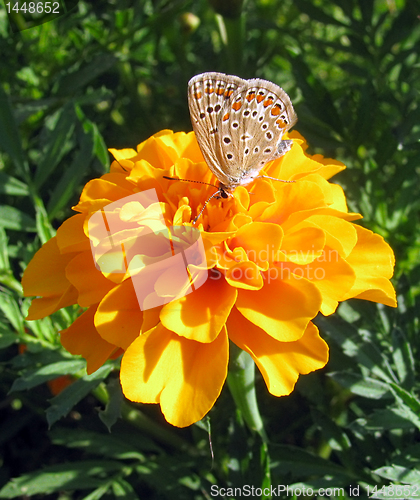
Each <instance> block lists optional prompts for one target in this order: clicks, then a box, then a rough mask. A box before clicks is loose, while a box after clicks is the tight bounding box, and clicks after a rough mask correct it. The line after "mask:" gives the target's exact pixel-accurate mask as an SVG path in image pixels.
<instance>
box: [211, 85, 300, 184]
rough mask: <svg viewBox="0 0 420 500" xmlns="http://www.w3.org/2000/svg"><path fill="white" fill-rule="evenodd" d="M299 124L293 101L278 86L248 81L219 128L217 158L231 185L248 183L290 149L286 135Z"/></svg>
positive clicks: (227, 106) (234, 95) (228, 106)
mask: <svg viewBox="0 0 420 500" xmlns="http://www.w3.org/2000/svg"><path fill="white" fill-rule="evenodd" d="M296 121H297V116H296V113H295V111H294V109H293V106H292V102H291V100H290V98H289V96H288V95H287V94H286V92H285V91H284V90H283V89H282V88H280V87H279V86H278V85H275V84H274V83H271V82H269V81H266V80H261V79H257V78H256V79H252V80H246V81H245V84H243V85H241V86H240V87H238V88H237V89H236V91H235V92H233V93H232V95H231V96H230V98H229V100H228V101H226V102H225V107H224V109H223V111H222V114H221V115H220V116H219V122H218V123H217V125H216V127H217V130H218V136H217V137H216V138H217V139H218V142H217V143H216V145H215V156H216V158H217V162H218V164H222V165H224V166H225V171H226V175H227V177H228V178H229V180H230V183H231V184H236V185H238V184H247V183H248V182H250V181H251V180H252V179H253V178H254V177H255V176H257V175H258V173H259V172H260V170H261V169H262V168H263V167H264V165H265V164H266V163H268V162H269V161H271V160H274V159H275V158H278V157H279V156H282V155H283V154H284V153H285V152H286V151H288V150H289V149H290V145H289V143H288V142H287V141H282V137H283V135H284V133H285V132H286V131H287V130H289V128H291V127H292V126H293V125H294V124H295V123H296Z"/></svg>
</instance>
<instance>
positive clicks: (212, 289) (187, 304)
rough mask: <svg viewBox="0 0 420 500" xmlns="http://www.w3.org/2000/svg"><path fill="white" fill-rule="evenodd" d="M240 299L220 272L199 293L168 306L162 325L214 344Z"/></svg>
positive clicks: (213, 273)
mask: <svg viewBox="0 0 420 500" xmlns="http://www.w3.org/2000/svg"><path fill="white" fill-rule="evenodd" d="M236 296H237V291H236V289H235V288H233V287H231V286H230V285H229V284H228V283H227V282H226V280H225V279H224V276H223V275H222V274H221V273H219V272H210V273H209V278H208V279H207V281H206V282H205V283H204V285H202V286H201V287H200V288H199V289H198V290H196V291H195V292H193V293H190V294H189V295H186V296H185V297H182V298H181V299H179V300H175V301H173V302H170V303H168V304H165V305H164V306H163V308H162V311H161V313H160V320H161V321H162V325H163V326H165V327H166V328H167V329H168V330H171V331H173V332H175V333H177V334H178V335H181V336H182V337H186V338H188V339H191V340H195V341H198V342H205V343H208V342H213V341H214V339H215V338H216V337H217V336H218V335H219V333H220V331H221V329H222V328H223V326H224V324H225V323H226V319H227V318H228V316H229V313H230V310H231V309H232V307H233V305H234V303H235V300H236Z"/></svg>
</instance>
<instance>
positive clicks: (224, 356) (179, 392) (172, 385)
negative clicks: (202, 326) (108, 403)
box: [121, 324, 229, 427]
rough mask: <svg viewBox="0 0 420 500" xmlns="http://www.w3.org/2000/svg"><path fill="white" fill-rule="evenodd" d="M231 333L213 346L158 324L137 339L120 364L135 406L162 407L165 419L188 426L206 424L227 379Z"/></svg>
mask: <svg viewBox="0 0 420 500" xmlns="http://www.w3.org/2000/svg"><path fill="white" fill-rule="evenodd" d="M228 355H229V354H228V339H227V334H226V329H225V328H223V330H222V331H221V332H220V334H219V335H218V336H217V338H216V339H215V340H214V341H213V342H210V343H207V344H203V343H201V342H194V341H192V340H187V339H185V338H183V337H179V336H178V335H176V334H174V333H172V332H171V331H169V330H167V329H166V328H164V327H163V325H161V324H160V325H158V326H157V327H156V328H154V329H152V330H150V331H149V332H148V333H146V334H144V335H141V336H140V337H138V338H137V339H136V340H135V341H134V342H133V343H132V344H131V345H130V347H129V348H128V349H127V351H126V353H125V354H124V356H123V359H122V362H121V385H122V388H123V392H124V394H125V396H126V397H127V398H128V399H130V400H131V401H139V402H140V401H141V402H143V403H160V406H161V409H162V412H163V414H164V415H165V418H166V420H167V421H168V422H169V423H171V424H172V425H176V426H177V427H186V426H188V425H191V424H193V423H194V422H197V421H198V420H201V419H202V418H203V417H204V415H205V414H206V413H207V412H208V411H209V410H210V409H211V408H212V406H213V405H214V403H215V401H216V399H217V397H218V396H219V394H220V392H221V389H222V386H223V383H224V381H225V379H226V375H227V362H228Z"/></svg>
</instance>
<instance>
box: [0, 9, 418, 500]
mask: <svg viewBox="0 0 420 500" xmlns="http://www.w3.org/2000/svg"><path fill="white" fill-rule="evenodd" d="M67 3H71V2H67ZM72 3H75V2H72ZM4 6H6V3H5V4H4ZM11 21H12V22H13V23H15V24H14V25H15V26H16V25H18V26H21V27H22V26H23V24H22V23H23V22H24V19H23V18H19V15H14V17H13V19H11ZM419 43H420V2H419V1H418V0H405V1H404V0H376V1H374V0H335V1H333V0H325V1H321V0H293V1H292V0H281V1H278V0H255V1H251V0H245V1H244V2H243V4H242V2H241V1H240V0H209V1H207V0H195V1H192V0H189V1H186V0H139V1H137V2H131V1H129V0H126V1H124V0H121V1H117V0H113V1H112V0H95V2H86V1H80V2H78V4H77V6H76V7H75V8H74V9H73V10H71V12H69V13H68V14H67V15H64V16H61V17H59V18H57V19H54V20H52V21H51V22H47V23H44V24H42V25H40V26H37V27H33V28H30V29H26V30H24V31H20V32H12V29H11V25H10V23H9V19H8V17H7V14H6V9H5V8H4V9H3V5H0V54H1V59H0V196H1V203H0V205H1V206H0V282H1V285H0V391H1V402H0V405H1V414H0V463H1V465H2V467H1V469H0V498H51V499H55V498H59V499H60V500H64V499H86V500H93V499H99V498H103V499H112V498H119V497H124V498H128V499H131V498H133V499H135V498H139V499H142V500H143V499H145V500H149V499H150V500H154V499H169V500H172V499H173V500H178V499H194V500H195V499H209V498H215V497H214V496H212V495H211V492H212V491H213V492H214V491H216V490H214V489H213V490H212V489H211V487H212V485H216V486H217V487H218V488H219V487H220V488H221V487H229V486H230V487H243V486H244V485H253V486H254V487H255V488H258V487H264V486H270V485H273V486H274V487H277V485H289V486H293V485H294V486H297V485H300V486H306V487H312V488H313V489H317V488H319V487H336V488H344V490H343V494H340V495H337V494H336V495H335V496H336V497H338V498H351V496H350V493H349V491H350V490H349V488H354V487H357V486H359V495H358V496H359V498H367V494H368V487H369V488H370V493H371V492H372V488H374V486H375V485H377V487H378V488H377V491H378V493H379V496H378V497H381V495H382V498H389V497H392V493H394V496H393V498H418V497H420V439H419V438H420V434H419V430H420V401H419V397H418V389H419V377H418V374H417V372H418V358H419V355H418V354H419V336H418V331H419V315H420V299H419V291H420V287H419V277H420V259H419V248H420V230H419V222H420V217H419V205H420V193H419V191H420V187H419V181H418V174H419V171H420V169H419V166H420V108H419V97H420V56H419ZM204 71H221V72H227V73H231V74H237V75H238V76H241V77H243V78H253V77H261V78H265V79H268V80H271V81H273V82H275V83H277V84H278V85H280V86H282V87H283V88H284V89H285V90H286V92H288V94H289V95H290V97H291V99H292V101H293V103H294V106H295V109H296V111H297V114H298V117H299V122H298V124H297V125H296V127H295V128H296V130H298V131H299V132H301V133H302V134H303V135H304V136H305V138H306V139H307V140H308V143H309V145H310V150H309V151H310V152H312V153H314V152H316V153H322V154H324V155H325V156H328V157H332V158H337V159H339V160H341V161H343V162H344V163H345V164H346V165H347V167H348V168H347V170H346V171H344V172H343V173H341V174H340V175H339V176H337V178H335V179H334V182H338V183H340V184H341V185H342V186H343V187H344V189H345V192H346V195H347V197H348V202H349V208H350V209H351V210H354V211H357V212H361V213H362V214H363V216H364V219H363V221H362V224H363V225H364V226H365V227H367V228H369V229H372V230H373V231H375V232H377V233H379V234H381V235H382V236H383V237H384V238H385V239H386V240H387V241H388V242H389V243H390V245H391V246H392V248H393V249H394V251H395V253H396V258H397V264H396V272H395V277H394V280H393V283H394V285H395V287H396V289H397V294H398V300H399V306H398V309H397V310H392V309H390V308H387V307H384V306H380V305H376V304H373V303H368V302H363V301H357V300H353V301H350V302H348V303H345V304H342V305H341V306H340V307H339V310H338V313H337V314H335V315H334V316H333V317H330V318H323V317H319V318H317V320H316V323H317V324H318V326H319V327H320V329H321V334H322V336H323V337H324V338H325V339H326V340H327V342H328V344H329V345H330V348H331V359H330V362H329V363H328V365H327V367H326V369H325V370H323V371H321V372H317V373H314V374H311V375H308V376H303V377H301V379H300V380H299V382H298V384H297V386H296V390H295V391H294V392H293V393H292V395H290V396H288V397H284V398H280V399H276V398H274V397H272V396H270V395H269V394H268V392H267V389H266V387H265V384H264V382H263V380H262V379H261V378H260V377H259V375H258V374H257V380H256V386H257V397H258V401H259V406H260V411H261V413H262V416H263V420H264V423H265V430H266V433H267V435H268V438H269V442H268V444H267V443H265V442H263V440H262V439H261V436H260V435H258V434H256V433H253V432H251V431H250V430H249V429H248V428H247V427H246V425H245V424H244V421H243V419H242V416H241V414H240V412H239V411H238V410H237V409H236V408H235V406H234V403H233V400H232V398H231V396H230V394H229V391H228V390H227V388H225V389H224V391H223V393H222V395H221V397H220V398H219V400H218V401H217V403H216V405H215V407H214V409H213V410H212V411H211V412H210V418H209V419H206V420H205V421H203V422H201V423H199V424H197V425H194V426H192V427H191V428H187V429H183V430H180V429H176V428H173V427H171V426H169V425H168V424H166V423H165V421H164V419H163V417H162V416H161V414H160V410H159V408H158V407H157V406H154V405H153V406H142V405H129V404H128V403H127V402H123V401H122V397H121V393H120V390H119V384H118V362H113V363H109V364H107V365H105V366H104V367H103V368H102V369H100V370H99V371H98V372H96V373H95V374H94V375H93V376H90V377H87V376H84V375H83V367H84V362H83V360H80V359H78V358H75V357H72V356H70V355H69V354H67V353H66V352H64V351H63V349H62V348H61V347H60V344H59V340H58V335H57V331H58V330H60V329H63V328H65V327H66V326H68V324H69V323H70V322H71V321H72V319H73V318H74V317H75V315H76V314H77V312H76V310H74V309H71V308H70V309H68V310H65V311H61V312H59V313H56V314H55V315H53V317H52V318H46V319H44V320H40V321H35V322H25V321H24V319H23V318H24V317H25V315H26V311H27V309H28V306H29V303H28V300H27V299H24V298H23V297H22V291H21V286H20V278H21V274H22V271H23V269H24V268H25V266H26V265H27V263H28V262H29V260H30V259H31V257H32V255H33V254H34V253H35V251H36V250H37V249H38V248H39V247H40V245H41V244H42V243H44V242H45V241H47V240H48V239H49V238H50V237H51V236H53V235H54V234H55V230H56V229H57V227H58V226H59V225H60V224H61V222H62V221H63V220H65V219H66V218H67V217H69V216H70V215H71V209H70V207H71V206H72V205H73V204H75V203H76V202H77V200H78V197H79V195H80V192H81V189H82V186H83V185H84V183H85V182H86V181H88V180H89V179H91V178H93V177H97V176H99V175H101V174H102V173H104V172H106V171H107V169H108V168H109V164H110V156H109V154H108V152H107V148H108V147H112V148H124V147H130V148H133V147H135V146H136V145H137V144H138V143H139V142H141V141H142V140H144V139H146V138H147V137H149V136H150V135H151V134H153V133H155V132H158V131H159V130H161V129H164V128H170V129H173V130H175V131H181V130H183V131H189V130H191V125H190V120H189V113H188V106H187V97H186V90H187V82H188V80H189V79H190V78H191V77H192V76H194V75H195V74H198V73H202V72H204ZM22 344H24V345H26V350H24V349H22V347H20V348H19V345H22ZM64 374H71V375H73V376H74V377H75V379H77V381H76V382H75V383H73V384H72V385H71V386H70V387H68V388H67V389H66V390H65V391H64V392H62V393H61V394H59V395H58V396H55V397H53V395H52V393H51V389H50V386H48V385H47V383H46V382H47V381H51V380H53V379H57V377H59V376H60V375H64ZM120 414H121V415H122V417H121V418H118V416H119V415H120ZM49 427H50V429H49ZM110 427H112V429H111V430H112V432H111V433H109V431H108V428H110ZM210 429H211V433H209V430H210ZM210 445H211V446H210ZM212 452H213V454H214V456H212ZM390 484H394V485H406V489H402V490H397V488H396V487H395V488H394V489H381V488H382V487H383V486H387V485H390ZM407 488H408V489H407ZM416 488H417V489H416ZM353 496H355V495H353ZM263 497H264V498H269V496H267V495H265V496H264V495H263ZM219 498H221V497H219ZM225 498H231V497H229V495H227V496H226V497H225ZM288 498H296V497H293V496H290V495H289V496H288ZM318 498H328V496H324V497H322V496H318Z"/></svg>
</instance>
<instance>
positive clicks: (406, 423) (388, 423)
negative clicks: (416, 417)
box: [364, 408, 415, 430]
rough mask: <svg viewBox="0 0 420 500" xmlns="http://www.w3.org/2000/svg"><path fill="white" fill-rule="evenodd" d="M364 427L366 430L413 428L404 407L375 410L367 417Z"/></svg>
mask: <svg viewBox="0 0 420 500" xmlns="http://www.w3.org/2000/svg"><path fill="white" fill-rule="evenodd" d="M364 427H365V428H366V429H367V430H384V429H413V428H414V427H415V426H414V424H413V422H412V421H411V420H410V418H409V416H408V415H407V412H406V411H405V410H404V408H387V409H385V410H375V411H374V412H373V413H372V414H371V415H369V417H368V418H367V421H366V423H365V424H364Z"/></svg>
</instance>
